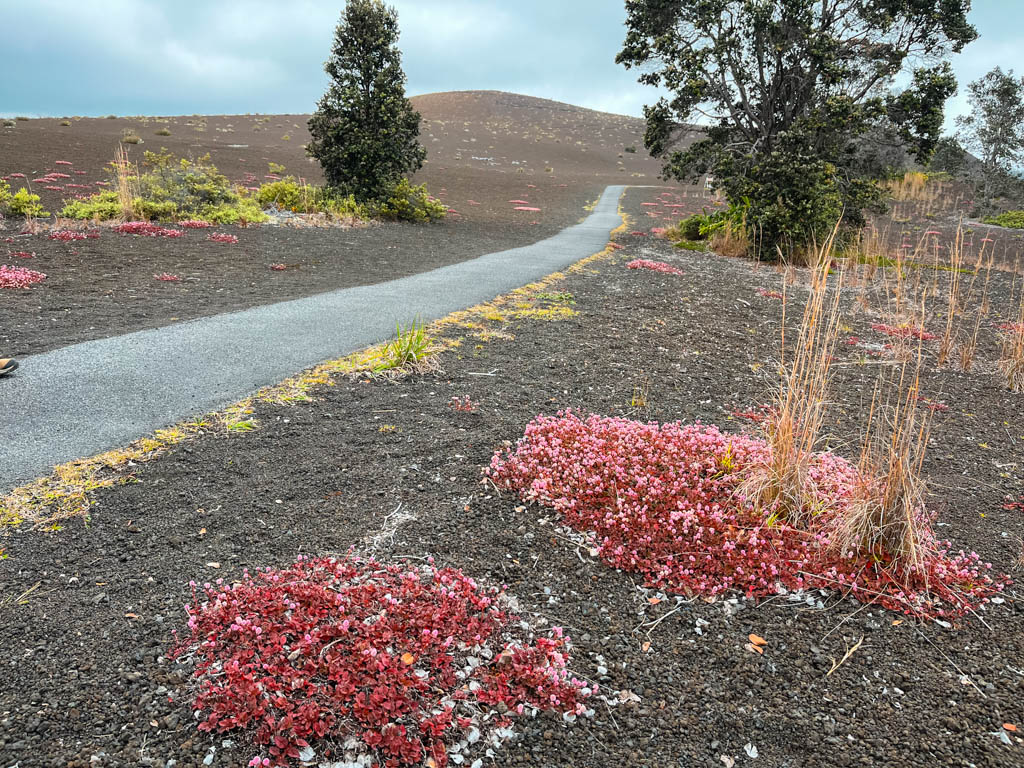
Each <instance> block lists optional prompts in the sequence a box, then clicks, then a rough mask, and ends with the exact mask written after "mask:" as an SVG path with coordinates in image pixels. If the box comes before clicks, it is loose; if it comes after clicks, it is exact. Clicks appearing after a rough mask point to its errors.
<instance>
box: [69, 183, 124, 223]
mask: <svg viewBox="0 0 1024 768" xmlns="http://www.w3.org/2000/svg"><path fill="white" fill-rule="evenodd" d="M60 215H61V216H63V217H64V218H66V219H88V220H92V221H106V220H107V219H116V218H117V217H118V216H120V215H121V202H120V201H119V200H118V198H117V192H113V191H110V190H106V191H103V192H99V193H97V194H95V195H90V196H89V197H87V198H86V199H84V200H72V201H70V202H69V203H67V205H65V206H64V209H63V210H62V211H61V212H60Z"/></svg>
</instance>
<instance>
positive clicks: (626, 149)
mask: <svg viewBox="0 0 1024 768" xmlns="http://www.w3.org/2000/svg"><path fill="white" fill-rule="evenodd" d="M622 151H623V152H629V153H630V154H631V155H633V154H636V147H625V148H624V149H623V150H622Z"/></svg>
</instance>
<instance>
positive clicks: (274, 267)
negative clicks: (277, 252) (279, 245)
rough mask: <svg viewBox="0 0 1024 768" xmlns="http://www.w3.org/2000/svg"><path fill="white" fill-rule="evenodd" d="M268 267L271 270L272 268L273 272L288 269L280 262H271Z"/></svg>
mask: <svg viewBox="0 0 1024 768" xmlns="http://www.w3.org/2000/svg"><path fill="white" fill-rule="evenodd" d="M270 268H271V269H272V270H274V271H275V272H284V271H285V270H286V269H288V267H287V266H286V265H284V264H281V263H277V264H271V265H270Z"/></svg>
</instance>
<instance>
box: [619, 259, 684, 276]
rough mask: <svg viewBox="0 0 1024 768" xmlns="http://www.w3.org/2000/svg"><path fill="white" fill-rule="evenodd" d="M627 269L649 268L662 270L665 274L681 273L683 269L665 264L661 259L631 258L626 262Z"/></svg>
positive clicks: (653, 270)
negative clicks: (631, 259)
mask: <svg viewBox="0 0 1024 768" xmlns="http://www.w3.org/2000/svg"><path fill="white" fill-rule="evenodd" d="M626 267H627V268H628V269H649V270H651V271H652V272H664V273H665V274H666V275H681V274H683V270H681V269H679V268H678V267H673V266H672V265H671V264H666V263H665V262H663V261H651V260H650V259H633V261H631V262H629V263H628V264H626Z"/></svg>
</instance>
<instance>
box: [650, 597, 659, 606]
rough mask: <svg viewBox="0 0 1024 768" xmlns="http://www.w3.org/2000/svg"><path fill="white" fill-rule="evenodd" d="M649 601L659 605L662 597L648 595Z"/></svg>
mask: <svg viewBox="0 0 1024 768" xmlns="http://www.w3.org/2000/svg"><path fill="white" fill-rule="evenodd" d="M647 602H648V603H650V604H651V605H657V604H658V603H660V602H661V598H660V597H648V598H647Z"/></svg>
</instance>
